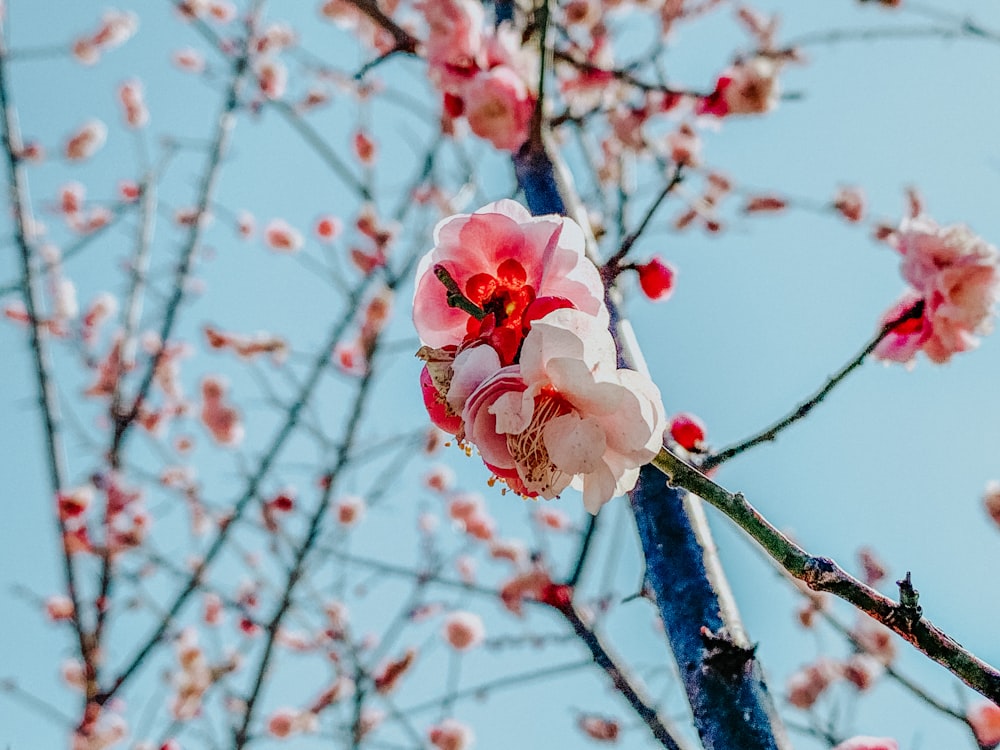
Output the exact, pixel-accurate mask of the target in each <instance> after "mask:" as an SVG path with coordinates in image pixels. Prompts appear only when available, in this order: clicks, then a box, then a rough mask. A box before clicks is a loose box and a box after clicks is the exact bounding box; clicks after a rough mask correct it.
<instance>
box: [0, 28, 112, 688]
mask: <svg viewBox="0 0 1000 750" xmlns="http://www.w3.org/2000/svg"><path fill="white" fill-rule="evenodd" d="M0 110H2V123H3V149H4V155H5V156H6V161H7V174H8V180H9V196H10V202H11V207H12V210H13V213H14V241H15V244H16V245H17V248H18V250H19V251H20V262H21V290H22V294H23V296H24V306H25V309H26V311H27V315H28V331H29V336H30V346H31V353H32V355H33V358H34V370H35V385H36V388H37V391H38V405H39V411H40V412H41V415H42V422H43V426H44V434H45V457H46V460H47V464H48V474H49V491H50V493H51V495H50V499H49V502H50V503H51V507H52V508H53V510H54V511H55V516H56V525H57V528H58V531H59V540H60V546H61V547H62V567H63V577H64V580H65V584H66V591H67V594H68V595H69V598H70V600H71V601H72V603H73V613H72V623H73V629H74V630H75V632H76V636H77V647H78V649H79V656H80V660H81V661H82V662H83V667H84V676H85V679H86V685H87V689H86V697H87V698H90V697H91V696H92V695H93V693H94V692H95V691H96V678H95V674H96V673H95V666H94V654H93V648H92V646H93V644H92V641H91V639H90V638H89V635H88V633H87V632H86V629H85V626H84V624H83V618H82V612H81V609H80V606H81V598H80V593H79V590H78V587H77V578H76V569H75V567H74V565H73V557H72V553H71V552H70V550H69V548H68V547H67V546H66V524H65V522H64V521H63V519H62V516H61V515H60V513H59V510H58V502H57V501H56V498H57V495H58V493H59V492H61V491H62V490H63V489H64V487H65V483H66V465H65V460H66V459H65V451H64V449H63V444H62V425H61V419H60V415H59V403H58V398H57V394H56V389H55V383H54V381H53V379H52V369H51V363H50V359H49V352H48V346H47V344H46V341H45V335H44V332H43V331H42V323H41V318H40V314H41V300H40V298H39V294H38V290H37V288H36V287H37V279H36V276H35V269H34V259H33V255H34V253H33V243H32V238H31V232H32V231H33V230H32V228H33V227H34V218H33V217H32V215H31V204H30V198H29V192H28V182H27V177H26V175H25V173H24V167H23V165H22V163H21V157H20V154H21V147H22V144H21V134H20V132H19V130H18V125H17V116H16V114H15V112H14V105H13V104H12V103H11V100H10V94H9V92H8V83H7V47H6V43H5V42H4V40H3V38H2V30H0Z"/></svg>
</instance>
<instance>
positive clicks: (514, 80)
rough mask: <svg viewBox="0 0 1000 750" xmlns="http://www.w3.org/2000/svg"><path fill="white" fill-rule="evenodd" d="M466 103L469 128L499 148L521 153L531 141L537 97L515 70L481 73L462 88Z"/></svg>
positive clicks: (496, 69) (466, 117)
mask: <svg viewBox="0 0 1000 750" xmlns="http://www.w3.org/2000/svg"><path fill="white" fill-rule="evenodd" d="M462 100H463V101H464V103H465V112H464V113H465V119H466V120H467V121H468V123H469V128H470V129H471V130H472V132H473V133H475V134H476V135H478V136H479V137H480V138H485V139H486V140H488V141H489V142H490V143H492V144H493V145H494V146H495V147H496V148H498V149H501V150H504V151H517V150H518V149H519V148H520V147H521V144H523V143H524V142H525V141H526V140H527V139H528V125H529V124H530V122H531V115H532V112H533V111H534V108H535V97H534V96H533V95H532V94H531V92H530V91H529V90H528V87H527V86H526V85H525V83H524V81H523V80H522V79H521V76H520V75H518V74H517V73H516V72H515V71H514V70H513V69H511V68H508V67H506V66H504V65H500V66H497V67H495V68H493V69H492V70H489V71H485V72H480V73H479V74H477V75H476V76H475V77H474V78H472V79H471V80H470V81H468V82H467V83H466V84H465V86H464V87H463V88H462Z"/></svg>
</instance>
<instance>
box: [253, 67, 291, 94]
mask: <svg viewBox="0 0 1000 750" xmlns="http://www.w3.org/2000/svg"><path fill="white" fill-rule="evenodd" d="M254 74H255V75H256V76H257V85H258V87H259V88H260V92H261V93H262V94H263V95H264V96H266V97H267V98H268V99H280V98H281V97H283V96H284V95H285V90H286V89H287V88H288V69H287V68H286V67H285V65H284V63H282V62H281V61H280V60H274V59H271V58H267V57H265V58H261V59H259V60H257V62H256V63H255V64H254Z"/></svg>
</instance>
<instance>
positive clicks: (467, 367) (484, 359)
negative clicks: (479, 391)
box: [448, 346, 500, 414]
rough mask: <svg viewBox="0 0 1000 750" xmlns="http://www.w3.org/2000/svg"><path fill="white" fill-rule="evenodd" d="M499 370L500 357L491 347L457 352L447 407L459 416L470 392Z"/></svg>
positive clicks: (478, 347)
mask: <svg viewBox="0 0 1000 750" xmlns="http://www.w3.org/2000/svg"><path fill="white" fill-rule="evenodd" d="M499 369H500V355H498V354H497V353H496V351H495V350H494V349H493V347H492V346H476V347H473V348H472V349H465V350H463V351H461V352H459V353H458V355H457V356H456V357H455V362H454V363H453V364H452V372H453V374H452V376H451V387H449V388H448V405H449V406H450V407H451V408H452V410H453V411H454V412H455V413H456V414H461V413H462V409H463V408H464V407H465V402H466V400H467V399H468V398H469V396H471V395H472V392H473V391H474V390H476V388H478V387H479V386H480V385H481V384H482V382H483V381H484V380H486V379H487V378H488V377H490V376H491V375H493V374H494V373H496V372H497V371H498V370H499Z"/></svg>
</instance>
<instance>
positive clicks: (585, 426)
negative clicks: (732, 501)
mask: <svg viewBox="0 0 1000 750" xmlns="http://www.w3.org/2000/svg"><path fill="white" fill-rule="evenodd" d="M463 375H464V373H463ZM459 380H460V378H459V377H458V376H456V381H459ZM462 419H463V421H464V423H465V438H466V439H467V440H468V441H469V442H471V443H473V444H475V445H476V446H477V447H478V448H479V450H480V453H481V454H482V456H483V460H484V461H485V462H486V464H487V466H489V467H490V468H491V469H493V470H494V472H496V474H497V476H499V477H500V478H502V479H504V480H505V481H506V482H507V484H508V485H509V486H510V487H511V488H512V489H514V490H515V491H517V492H519V493H521V494H523V495H528V496H538V495H541V496H542V497H544V498H546V499H551V498H553V497H556V496H557V495H559V493H561V492H562V491H563V490H564V489H566V487H568V486H569V485H570V483H571V482H574V480H575V486H577V487H581V485H582V487H581V488H582V490H583V503H584V507H586V508H587V510H588V511H590V512H591V513H596V512H597V511H598V510H599V509H600V508H601V506H602V505H603V504H604V503H606V502H607V501H608V500H610V499H611V498H612V497H616V496H618V495H622V494H624V493H625V492H627V491H628V490H630V489H632V487H634V486H635V483H636V481H637V479H638V477H639V467H640V466H642V465H644V464H646V463H648V462H649V461H650V460H652V458H653V456H655V455H656V453H657V451H659V449H660V447H661V445H662V441H663V432H664V430H665V428H666V416H665V415H664V411H663V404H662V403H661V401H660V392H659V390H658V389H657V387H656V386H655V385H654V384H653V382H652V381H651V380H650V379H649V378H648V377H646V376H645V375H641V374H640V373H638V372H635V371H633V370H626V369H621V370H620V369H618V367H617V355H616V349H615V343H614V340H613V339H612V338H611V334H610V333H609V332H608V329H607V327H605V326H602V325H601V324H600V323H599V322H598V321H597V319H596V318H594V317H592V316H590V315H586V314H584V313H582V312H580V311H578V310H572V309H562V310H556V311H554V312H552V313H550V314H549V315H547V316H546V317H544V318H542V319H541V320H537V321H535V322H534V323H533V325H532V328H531V330H530V331H529V332H528V335H527V337H526V338H525V339H524V343H523V346H522V350H521V357H520V364H518V365H513V366H509V367H503V368H500V369H499V370H495V371H494V372H493V373H492V374H488V375H487V377H486V378H485V380H484V381H483V382H482V383H481V384H480V385H479V386H478V387H477V389H476V390H475V391H474V392H473V394H472V395H471V396H470V397H469V399H468V400H467V402H466V404H465V408H464V411H463V413H462Z"/></svg>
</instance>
